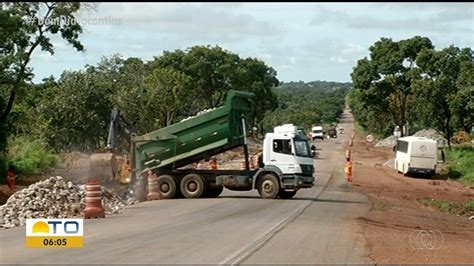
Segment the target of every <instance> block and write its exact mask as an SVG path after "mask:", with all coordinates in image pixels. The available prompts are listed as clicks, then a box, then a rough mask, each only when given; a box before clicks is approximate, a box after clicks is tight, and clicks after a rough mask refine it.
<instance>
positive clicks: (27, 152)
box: [7, 136, 59, 175]
mask: <svg viewBox="0 0 474 266" xmlns="http://www.w3.org/2000/svg"><path fill="white" fill-rule="evenodd" d="M58 161H59V156H58V155H56V154H55V153H54V152H53V151H52V150H50V149H48V148H47V146H46V144H45V142H44V141H43V140H41V139H31V138H29V137H26V136H19V137H15V138H13V139H11V140H10V141H9V142H8V153H7V162H8V164H12V165H13V167H14V169H15V172H16V173H18V174H23V175H37V174H41V173H44V172H45V171H47V170H49V169H50V168H52V167H54V166H56V164H57V163H58Z"/></svg>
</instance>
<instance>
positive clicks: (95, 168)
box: [89, 153, 119, 183]
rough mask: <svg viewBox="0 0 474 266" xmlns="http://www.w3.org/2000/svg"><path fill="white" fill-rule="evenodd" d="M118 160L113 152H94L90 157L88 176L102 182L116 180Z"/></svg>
mask: <svg viewBox="0 0 474 266" xmlns="http://www.w3.org/2000/svg"><path fill="white" fill-rule="evenodd" d="M118 170H119V166H118V162H117V158H116V156H115V154H114V153H95V154H92V155H91V157H90V167H89V178H92V179H97V180H100V181H101V182H104V183H112V182H118V180H117V179H118Z"/></svg>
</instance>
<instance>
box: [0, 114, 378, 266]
mask: <svg viewBox="0 0 474 266" xmlns="http://www.w3.org/2000/svg"><path fill="white" fill-rule="evenodd" d="M349 118H350V117H349ZM343 126H344V127H345V128H346V132H351V131H352V130H351V129H352V128H351V127H352V124H351V120H343ZM349 136H350V134H348V133H347V134H344V135H341V137H340V138H338V139H333V140H324V141H322V142H318V143H317V146H318V148H320V150H319V151H318V152H319V153H320V157H319V158H318V159H317V160H315V165H316V176H317V182H316V186H315V187H314V188H312V189H306V190H301V191H299V192H298V194H297V195H296V196H295V198H294V199H291V200H264V199H260V198H259V197H258V193H257V192H255V191H251V192H232V191H225V192H224V193H223V194H222V196H221V197H219V198H216V199H192V200H188V199H178V200H162V201H154V202H145V203H141V204H138V205H134V206H130V207H128V208H126V209H125V211H124V213H123V214H120V215H115V216H110V217H107V218H106V219H98V220H86V221H85V225H84V227H85V247H84V248H82V249H28V248H25V247H24V237H25V229H24V227H19V228H15V229H9V230H3V231H0V247H1V248H0V262H1V263H51V264H52V263H113V264H117V263H177V264H178V263H193V264H208V263H209V264H211V263H212V264H216V263H222V264H224V263H226V264H227V263H357V262H365V259H364V258H365V254H364V250H363V248H362V247H361V246H359V245H357V244H355V243H356V242H355V241H354V234H353V232H352V230H351V226H350V225H351V219H352V218H354V217H357V216H360V215H362V214H364V212H367V211H368V209H369V207H370V206H369V204H368V200H367V199H366V198H365V197H363V196H362V195H359V194H356V193H353V192H350V189H349V187H347V186H346V185H345V184H344V180H343V158H344V151H345V150H344V148H343V145H344V144H346V141H345V138H347V137H349Z"/></svg>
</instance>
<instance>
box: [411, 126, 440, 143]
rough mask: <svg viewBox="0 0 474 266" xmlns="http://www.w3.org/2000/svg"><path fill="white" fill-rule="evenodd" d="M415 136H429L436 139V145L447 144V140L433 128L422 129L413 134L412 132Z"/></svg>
mask: <svg viewBox="0 0 474 266" xmlns="http://www.w3.org/2000/svg"><path fill="white" fill-rule="evenodd" d="M413 136H415V137H425V138H429V139H432V140H436V142H438V147H444V146H446V145H448V141H447V140H446V139H445V138H444V137H443V135H441V134H440V133H439V132H438V131H436V130H435V129H431V128H430V129H422V130H420V131H418V132H416V133H415V134H413Z"/></svg>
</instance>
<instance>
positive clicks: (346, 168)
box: [344, 157, 352, 182]
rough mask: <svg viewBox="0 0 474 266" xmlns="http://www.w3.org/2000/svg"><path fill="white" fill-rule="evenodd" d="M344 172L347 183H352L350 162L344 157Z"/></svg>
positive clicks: (348, 158)
mask: <svg viewBox="0 0 474 266" xmlns="http://www.w3.org/2000/svg"><path fill="white" fill-rule="evenodd" d="M344 170H345V172H346V178H347V182H352V160H351V158H350V157H346V167H345V169H344Z"/></svg>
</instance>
